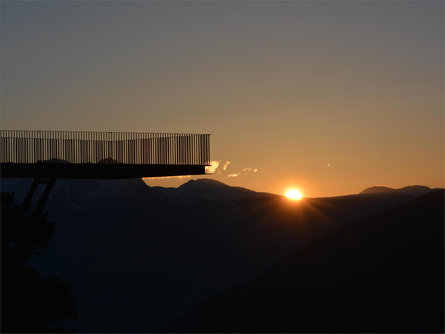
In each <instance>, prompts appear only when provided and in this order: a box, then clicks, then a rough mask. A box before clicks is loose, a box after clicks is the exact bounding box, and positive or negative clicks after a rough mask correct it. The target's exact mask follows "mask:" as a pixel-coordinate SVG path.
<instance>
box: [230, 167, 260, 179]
mask: <svg viewBox="0 0 445 334" xmlns="http://www.w3.org/2000/svg"><path fill="white" fill-rule="evenodd" d="M256 172H258V168H252V167H246V168H243V169H242V170H241V171H240V172H238V173H231V174H228V175H227V177H238V176H247V175H249V174H254V173H256Z"/></svg>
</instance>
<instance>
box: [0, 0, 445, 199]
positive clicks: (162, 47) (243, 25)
mask: <svg viewBox="0 0 445 334" xmlns="http://www.w3.org/2000/svg"><path fill="white" fill-rule="evenodd" d="M443 57H444V2H442V1H418V2H417V1H394V2H391V1H354V2H353V1H313V2H308V1H282V2H281V1H274V2H268V1H261V2H260V1H258V2H256V1H225V2H222V1H221V2H218V1H182V2H179V1H178V2H176V1H167V2H155V1H125V2H124V1H113V2H106V1H91V2H88V1H81V2H74V1H58V2H43V1H38V2H24V1H10V2H7V1H2V2H1V128H2V129H36V130H38V129H42V130H97V131H143V132H193V133H211V134H212V137H211V157H212V159H213V160H215V161H220V162H221V163H220V165H219V167H218V169H217V170H216V172H215V174H214V176H212V177H213V178H215V179H217V180H220V181H223V182H225V183H227V184H230V185H236V186H242V187H247V188H250V189H253V190H257V191H267V192H274V193H283V192H284V190H285V189H286V188H288V187H290V186H295V187H299V188H301V189H302V190H303V192H304V193H305V195H307V196H332V195H340V194H349V193H357V192H360V191H361V190H363V189H364V188H366V187H369V186H372V185H387V186H391V187H401V186H405V185H411V184H424V185H427V186H430V187H443V186H444V177H445V176H444V154H445V152H444V139H445V138H444V61H443V59H444V58H443ZM227 161H229V162H230V164H227ZM185 181H187V179H178V178H175V179H167V180H165V179H164V180H160V179H155V180H150V181H149V184H150V185H167V186H177V185H179V184H181V183H183V182H185Z"/></svg>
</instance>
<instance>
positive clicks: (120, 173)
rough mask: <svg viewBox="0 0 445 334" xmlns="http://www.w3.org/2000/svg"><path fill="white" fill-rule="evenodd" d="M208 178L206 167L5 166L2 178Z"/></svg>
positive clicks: (19, 164)
mask: <svg viewBox="0 0 445 334" xmlns="http://www.w3.org/2000/svg"><path fill="white" fill-rule="evenodd" d="M199 174H205V165H139V164H138V165H136V164H134V165H132V164H92V163H90V164H70V163H66V164H45V163H2V164H0V176H1V177H17V178H28V177H31V178H35V177H45V178H62V179H131V178H142V177H155V176H157V177H160V176H177V175H199Z"/></svg>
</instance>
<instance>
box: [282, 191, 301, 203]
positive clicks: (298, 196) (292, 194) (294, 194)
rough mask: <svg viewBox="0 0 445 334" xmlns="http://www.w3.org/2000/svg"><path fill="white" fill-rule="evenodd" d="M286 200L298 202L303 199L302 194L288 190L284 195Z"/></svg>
mask: <svg viewBox="0 0 445 334" xmlns="http://www.w3.org/2000/svg"><path fill="white" fill-rule="evenodd" d="M284 196H286V197H287V198H289V199H291V200H293V201H299V200H300V199H302V198H303V193H302V192H301V191H300V190H298V189H289V190H287V191H286V193H285V194H284Z"/></svg>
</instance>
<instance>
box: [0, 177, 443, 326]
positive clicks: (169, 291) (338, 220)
mask: <svg viewBox="0 0 445 334" xmlns="http://www.w3.org/2000/svg"><path fill="white" fill-rule="evenodd" d="M29 184H30V181H29V180H28V181H27V180H20V179H2V191H6V192H11V191H14V192H15V193H16V194H15V198H16V201H17V202H18V203H20V202H21V201H23V198H24V195H25V193H26V191H27V188H28V187H29ZM381 190H384V191H381V192H380V193H378V192H375V191H364V193H361V194H357V195H348V196H339V197H331V198H311V199H309V198H308V199H303V200H301V201H299V202H291V201H289V200H287V199H286V198H284V197H283V196H279V195H274V194H270V193H258V192H254V191H251V190H248V189H244V188H236V187H230V186H227V185H225V184H223V183H220V182H217V181H214V180H208V179H200V180H196V181H195V180H192V181H189V182H187V183H185V184H184V185H182V186H181V187H178V188H161V187H149V186H147V185H146V184H145V183H144V182H143V181H142V180H113V181H111V180H110V181H107V180H57V182H56V185H55V187H54V189H53V190H52V192H51V194H50V197H49V199H48V202H47V206H46V210H47V212H48V218H49V219H50V220H52V221H54V222H56V228H57V230H58V232H57V233H56V234H55V235H54V237H53V238H52V240H51V241H50V243H49V246H48V248H47V250H46V252H45V254H44V255H43V256H40V257H35V258H33V260H32V261H31V263H30V265H31V266H33V267H35V268H37V269H38V270H39V271H40V272H41V273H42V274H45V275H57V276H59V277H61V278H62V279H63V280H64V281H66V282H68V283H70V284H71V286H72V288H73V292H74V294H75V295H76V297H77V302H76V305H77V308H78V313H79V319H78V320H77V322H76V323H75V324H74V326H75V327H77V328H78V330H79V331H83V332H104V331H105V332H156V331H161V330H168V329H169V328H170V329H174V328H176V329H178V330H179V331H186V330H191V331H193V330H195V329H196V327H193V326H194V325H191V324H193V323H194V322H193V320H190V319H196V318H193V317H194V316H195V315H196V314H199V312H198V313H193V312H197V311H196V310H197V308H198V309H199V308H200V307H202V306H200V305H203V304H202V303H205V301H206V300H210V301H211V300H213V299H212V298H216V297H215V296H218V294H219V293H221V292H222V291H228V290H227V289H232V288H233V289H236V287H237V286H239V285H240V284H245V283H246V282H250V281H251V280H254V279H255V278H256V277H261V275H265V274H266V273H267V272H268V271H269V270H270V268H273V266H276V263H280V261H283V257H285V256H288V255H289V254H293V252H299V251H301V250H303V249H305V247H310V243H311V242H313V241H314V240H319V238H323V236H326V235H327V234H328V233H333V232H334V231H337V230H339V229H341V228H342V227H343V226H346V225H348V224H352V223H353V222H357V221H362V220H364V219H367V218H368V217H372V216H373V215H375V214H378V213H382V212H385V210H388V209H391V208H394V207H397V206H399V205H403V203H408V201H412V200H416V198H421V197H420V196H424V195H425V194H426V195H428V194H433V193H435V192H434V191H433V190H432V189H429V188H426V187H417V186H416V187H411V188H409V190H410V191H388V190H387V189H381ZM370 192H372V194H370ZM354 224H355V223H354ZM359 225H361V223H360V224H359ZM329 231H331V232H329ZM442 235H443V234H442ZM442 245H443V239H442ZM277 261H278V262H277ZM344 265H345V266H346V263H345V264H344ZM212 303H213V302H212ZM215 303H216V302H215ZM194 310H195V311H194ZM190 312H191V313H190ZM187 314H189V316H190V318H189V320H187V318H184V317H186V315H187ZM194 314H195V315H194ZM221 314H223V313H221ZM212 316H214V315H212ZM178 319H179V320H178ZM209 319H210V318H209ZM206 324H208V322H207V323H206ZM169 326H170V327H169ZM227 326H228V327H227V328H234V327H230V324H229V323H228V324H227ZM221 328H222V329H221ZM221 328H220V329H221V330H224V328H225V327H224V326H223V327H221ZM283 328H284V327H283ZM255 329H258V331H261V328H259V327H256V328H255Z"/></svg>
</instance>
